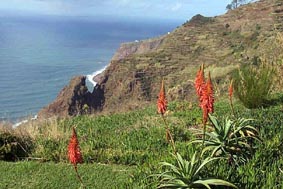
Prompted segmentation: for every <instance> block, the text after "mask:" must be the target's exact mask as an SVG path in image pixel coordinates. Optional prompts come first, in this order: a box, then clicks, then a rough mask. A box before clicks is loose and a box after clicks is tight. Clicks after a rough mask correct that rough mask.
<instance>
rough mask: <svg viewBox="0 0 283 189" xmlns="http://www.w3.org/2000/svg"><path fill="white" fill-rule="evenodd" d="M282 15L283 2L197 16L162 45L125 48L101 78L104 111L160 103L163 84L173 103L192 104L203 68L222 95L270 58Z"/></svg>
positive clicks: (163, 39)
mask: <svg viewBox="0 0 283 189" xmlns="http://www.w3.org/2000/svg"><path fill="white" fill-rule="evenodd" d="M282 10H283V8H282V1H281V0H280V1H278V0H262V1H259V2H256V3H253V4H248V5H244V6H241V7H239V8H238V9H235V10H231V11H228V12H227V13H226V14H225V15H222V16H217V17H213V18H208V17H203V16H201V15H196V16H194V17H193V18H192V19H191V20H190V21H188V22H186V23H184V24H183V25H182V26H180V27H179V28H177V29H176V30H174V31H173V32H171V33H169V34H167V35H165V36H162V37H160V38H157V39H151V40H150V41H148V40H145V41H143V42H138V43H137V42H134V43H131V44H122V45H121V47H120V49H119V50H118V51H117V53H116V55H115V56H114V57H113V59H112V60H111V63H110V65H109V66H108V68H107V69H106V70H105V72H104V73H103V76H100V80H99V85H100V86H101V88H102V89H103V90H104V94H105V104H104V106H103V108H104V110H106V111H110V112H112V111H121V110H131V109H135V108H138V107H142V106H145V105H146V104H149V103H153V102H155V100H156V96H157V94H158V90H159V85H160V81H161V80H162V78H164V79H165V83H166V86H167V91H168V93H169V99H170V100H176V99H189V100H192V97H193V96H195V95H193V93H194V89H193V81H194V77H195V73H196V71H197V69H198V68H199V66H200V65H201V64H202V63H204V64H205V66H206V67H207V68H206V70H208V71H211V75H212V78H213V81H214V82H215V86H216V90H217V91H216V95H220V94H221V89H222V88H223V86H225V85H226V83H227V79H228V78H227V77H229V73H230V72H231V71H233V70H234V69H236V68H237V66H238V65H239V64H240V63H246V62H251V61H252V60H253V59H254V58H256V57H257V56H262V55H263V54H270V48H271V46H272V43H273V42H274V38H275V35H276V32H275V31H274V29H275V27H277V28H278V29H280V28H281V25H280V24H281V23H280V20H281V18H282V17H281V16H280V15H281V14H282Z"/></svg>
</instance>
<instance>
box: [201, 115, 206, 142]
mask: <svg viewBox="0 0 283 189" xmlns="http://www.w3.org/2000/svg"><path fill="white" fill-rule="evenodd" d="M205 130H206V122H205V121H203V140H202V146H203V147H204V141H205Z"/></svg>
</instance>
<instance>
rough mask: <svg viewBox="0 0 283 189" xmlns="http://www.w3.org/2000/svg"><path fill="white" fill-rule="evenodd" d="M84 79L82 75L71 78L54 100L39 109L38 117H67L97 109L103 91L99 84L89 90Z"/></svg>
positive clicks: (102, 99)
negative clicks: (92, 89) (91, 90)
mask: <svg viewBox="0 0 283 189" xmlns="http://www.w3.org/2000/svg"><path fill="white" fill-rule="evenodd" d="M85 80H86V77H84V76H77V77H74V78H72V79H71V81H70V83H69V85H68V86H65V87H64V88H63V89H62V90H61V92H60V93H59V94H58V96H57V98H56V99H55V100H54V102H52V103H51V104H49V105H48V106H46V107H44V108H43V109H42V110H40V112H39V113H38V117H39V118H48V117H52V116H56V117H67V116H74V115H80V114H87V113H92V112H94V111H99V110H100V109H101V107H102V105H103V103H104V92H103V90H101V88H100V86H99V85H97V86H96V87H95V89H94V91H93V92H92V93H91V92H89V91H88V88H87V86H86V83H85Z"/></svg>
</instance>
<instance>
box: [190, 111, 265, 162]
mask: <svg viewBox="0 0 283 189" xmlns="http://www.w3.org/2000/svg"><path fill="white" fill-rule="evenodd" d="M209 119H210V121H211V123H212V127H213V130H212V131H211V132H207V133H206V139H205V141H204V148H203V150H202V154H204V153H206V152H208V151H209V152H210V153H211V156H212V157H219V156H221V157H227V158H229V160H230V161H234V162H238V161H239V160H240V161H246V159H247V158H248V157H249V156H250V154H251V152H252V151H253V149H254V146H253V145H252V144H253V142H254V141H255V140H257V141H260V137H259V134H258V131H257V129H256V128H255V127H253V126H251V125H250V124H249V122H250V121H252V119H244V118H238V119H237V120H234V121H233V120H230V119H228V118H226V119H225V120H224V122H222V123H221V122H220V121H218V120H217V118H216V117H215V116H212V115H209ZM201 142H203V140H200V139H198V140H195V141H192V143H201Z"/></svg>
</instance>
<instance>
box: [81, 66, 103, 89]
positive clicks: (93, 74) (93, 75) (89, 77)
mask: <svg viewBox="0 0 283 189" xmlns="http://www.w3.org/2000/svg"><path fill="white" fill-rule="evenodd" d="M106 68H107V66H105V67H104V68H102V69H100V70H98V71H95V72H93V73H92V74H88V75H86V78H87V80H88V81H89V82H90V83H91V84H92V85H93V87H95V86H96V84H97V83H96V82H95V81H94V80H93V78H94V77H95V76H97V75H98V74H101V73H102V72H103V71H104V70H105V69H106Z"/></svg>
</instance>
